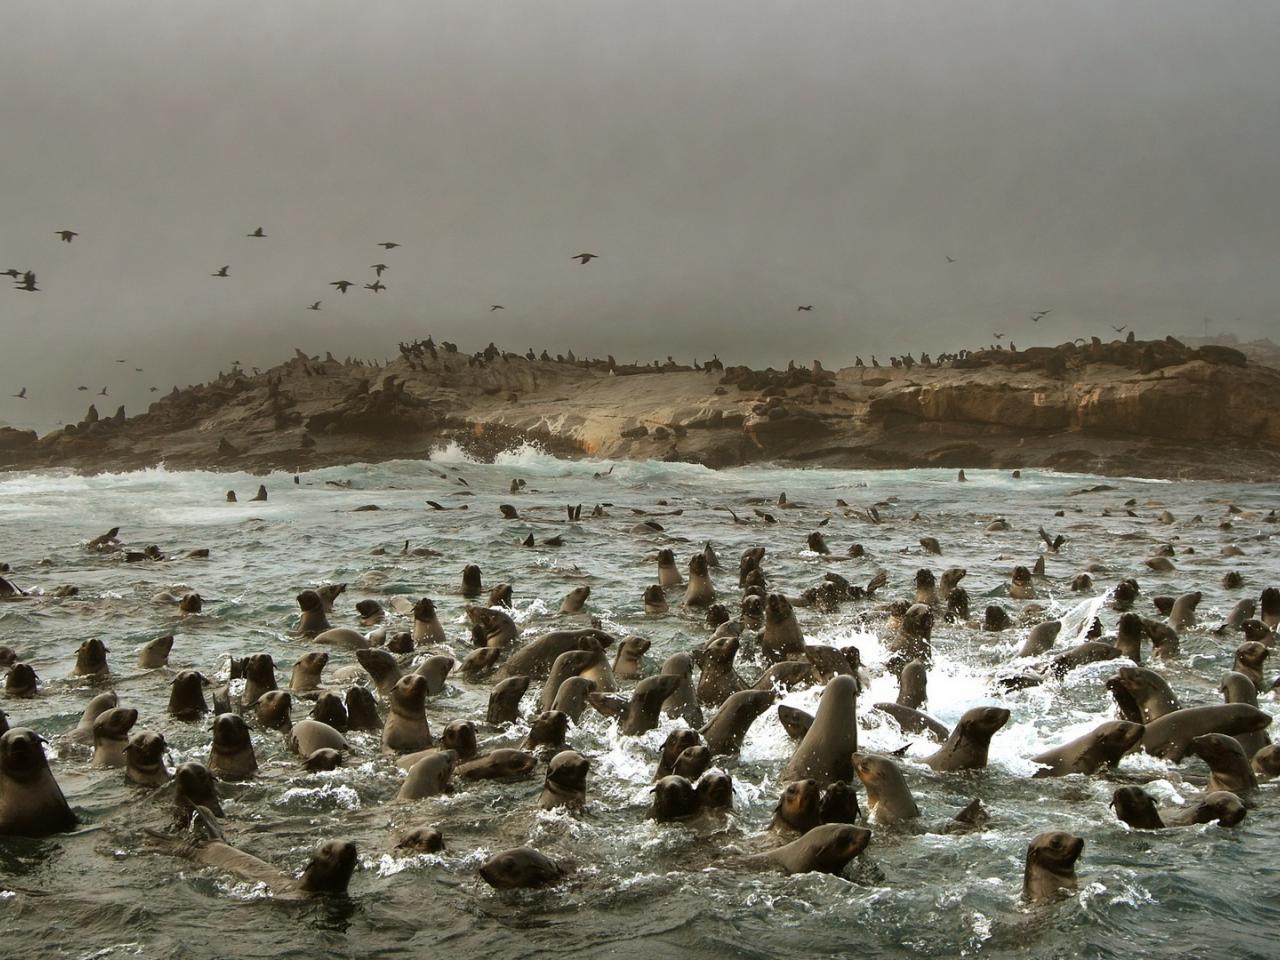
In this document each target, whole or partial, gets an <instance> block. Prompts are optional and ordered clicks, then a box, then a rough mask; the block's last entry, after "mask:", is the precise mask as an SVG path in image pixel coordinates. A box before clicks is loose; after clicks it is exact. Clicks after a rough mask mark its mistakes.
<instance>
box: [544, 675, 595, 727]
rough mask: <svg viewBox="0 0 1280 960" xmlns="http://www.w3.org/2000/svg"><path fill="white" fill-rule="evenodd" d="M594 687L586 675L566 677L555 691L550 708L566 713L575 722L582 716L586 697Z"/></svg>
mask: <svg viewBox="0 0 1280 960" xmlns="http://www.w3.org/2000/svg"><path fill="white" fill-rule="evenodd" d="M595 689H596V685H595V683H593V682H592V681H590V680H588V679H587V678H586V677H567V678H566V679H565V681H564V682H563V683H561V684H560V689H559V690H557V691H556V698H555V700H553V701H552V703H551V709H552V710H559V711H560V712H561V713H564V714H567V715H568V717H569V719H570V720H572V721H573V722H574V723H577V722H578V721H579V720H580V719H581V718H582V711H583V710H585V709H587V704H588V702H589V701H588V699H587V698H588V697H589V696H590V695H591V694H592V693H594V692H595Z"/></svg>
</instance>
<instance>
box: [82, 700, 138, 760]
mask: <svg viewBox="0 0 1280 960" xmlns="http://www.w3.org/2000/svg"><path fill="white" fill-rule="evenodd" d="M137 722H138V711H137V710H134V709H133V708H132V707H112V708H111V709H110V710H107V711H104V712H103V713H101V714H99V716H98V718H97V719H96V720H94V721H93V766H95V767H97V768H99V769H103V768H107V767H123V766H126V765H127V763H128V761H127V760H126V758H125V755H124V751H125V747H126V746H128V743H129V731H130V730H132V729H133V725H134V724H135V723H137Z"/></svg>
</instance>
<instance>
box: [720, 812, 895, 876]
mask: <svg viewBox="0 0 1280 960" xmlns="http://www.w3.org/2000/svg"><path fill="white" fill-rule="evenodd" d="M870 841H871V831H870V830H866V829H864V828H862V827H855V826H851V825H850V824H847V823H828V824H823V825H822V826H818V827H814V828H813V829H812V830H810V831H809V832H808V833H806V834H805V835H804V836H802V837H800V839H798V840H792V841H791V842H790V843H788V844H786V845H785V846H782V847H779V848H778V849H776V850H770V851H769V852H768V853H761V854H757V855H756V856H754V857H747V858H746V860H745V861H744V863H745V864H746V865H747V866H755V867H761V868H772V869H775V870H782V871H783V872H784V873H788V874H791V873H814V872H817V873H831V874H836V875H839V874H840V873H841V872H842V871H843V870H844V868H845V867H846V866H848V864H849V862H850V861H851V860H852V859H853V858H854V857H856V856H857V855H858V854H860V853H862V851H863V850H865V849H866V848H867V844H868V843H869V842H870Z"/></svg>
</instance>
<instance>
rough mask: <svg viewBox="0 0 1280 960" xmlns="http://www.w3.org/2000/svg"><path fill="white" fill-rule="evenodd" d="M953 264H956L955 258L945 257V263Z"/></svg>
mask: <svg viewBox="0 0 1280 960" xmlns="http://www.w3.org/2000/svg"><path fill="white" fill-rule="evenodd" d="M955 262H956V258H955V257H947V263H955Z"/></svg>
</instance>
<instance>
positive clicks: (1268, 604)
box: [1258, 587, 1280, 630]
mask: <svg viewBox="0 0 1280 960" xmlns="http://www.w3.org/2000/svg"><path fill="white" fill-rule="evenodd" d="M1258 611H1259V614H1260V616H1259V619H1260V620H1261V621H1262V622H1263V623H1265V624H1266V625H1267V626H1268V627H1270V628H1271V629H1272V630H1274V629H1275V628H1276V627H1278V626H1280V587H1267V588H1266V589H1264V590H1263V591H1262V595H1261V596H1260V597H1259V598H1258Z"/></svg>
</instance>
